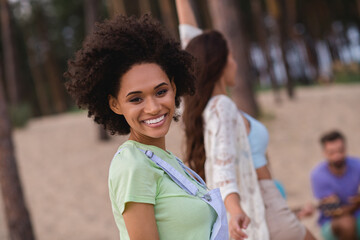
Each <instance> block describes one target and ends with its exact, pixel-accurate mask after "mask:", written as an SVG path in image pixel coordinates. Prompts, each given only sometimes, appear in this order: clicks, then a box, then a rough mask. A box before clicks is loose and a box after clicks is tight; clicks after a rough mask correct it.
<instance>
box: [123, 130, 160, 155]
mask: <svg viewBox="0 0 360 240" xmlns="http://www.w3.org/2000/svg"><path fill="white" fill-rule="evenodd" d="M129 140H133V141H136V142H139V143H142V144H146V145H153V146H155V147H158V148H161V149H162V150H164V151H166V146H165V137H161V138H151V137H148V136H145V135H139V134H136V133H135V132H133V131H131V130H130V136H129Z"/></svg>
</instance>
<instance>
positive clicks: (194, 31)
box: [179, 24, 203, 48]
mask: <svg viewBox="0 0 360 240" xmlns="http://www.w3.org/2000/svg"><path fill="white" fill-rule="evenodd" d="M202 32H203V31H202V30H201V29H200V28H197V27H194V26H192V25H189V24H180V25H179V33H180V40H181V46H182V48H186V46H187V45H188V43H189V42H190V41H191V39H193V38H194V37H196V36H198V35H200V34H202Z"/></svg>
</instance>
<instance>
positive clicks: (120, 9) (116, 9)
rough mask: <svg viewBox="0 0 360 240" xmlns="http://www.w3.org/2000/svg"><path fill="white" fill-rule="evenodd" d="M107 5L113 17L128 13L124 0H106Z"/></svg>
mask: <svg viewBox="0 0 360 240" xmlns="http://www.w3.org/2000/svg"><path fill="white" fill-rule="evenodd" d="M106 6H107V9H108V12H109V15H110V17H112V18H113V17H114V16H116V15H118V14H123V15H126V8H125V3H124V0H106Z"/></svg>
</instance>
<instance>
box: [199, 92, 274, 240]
mask: <svg viewBox="0 0 360 240" xmlns="http://www.w3.org/2000/svg"><path fill="white" fill-rule="evenodd" d="M203 119H204V141H205V151H206V161H205V177H206V183H207V185H208V186H209V188H217V187H219V188H220V191H221V195H222V197H223V199H225V198H226V197H227V196H228V195H229V194H230V193H238V194H239V195H240V199H241V207H242V208H243V209H244V211H245V213H246V214H247V215H248V216H249V218H250V219H251V223H250V225H249V227H248V230H247V231H246V232H247V234H248V236H249V238H248V239H251V240H257V239H261V240H268V239H269V232H268V228H267V225H266V221H265V207H264V202H263V199H262V196H261V192H260V186H259V182H258V180H257V175H256V172H255V168H254V166H253V161H252V158H251V151H250V146H249V142H248V138H247V133H246V127H245V124H244V120H243V118H242V115H241V113H240V111H239V110H238V109H237V106H236V104H235V103H234V102H233V101H232V100H231V99H230V98H229V97H227V96H225V95H217V96H214V97H212V98H211V99H210V100H209V102H208V104H207V106H206V108H205V110H204V112H203Z"/></svg>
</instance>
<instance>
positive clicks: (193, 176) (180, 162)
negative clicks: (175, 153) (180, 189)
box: [176, 158, 207, 189]
mask: <svg viewBox="0 0 360 240" xmlns="http://www.w3.org/2000/svg"><path fill="white" fill-rule="evenodd" d="M176 160H177V161H178V162H179V164H180V165H181V167H182V168H183V169H184V171H185V172H186V174H187V175H188V176H190V177H191V178H192V179H193V180H194V181H196V182H198V183H199V184H200V185H201V186H203V187H204V188H206V189H207V186H206V183H205V181H204V180H203V179H202V178H201V177H200V176H199V174H197V173H196V172H195V171H194V170H192V169H191V168H189V167H188V166H186V165H185V164H184V163H183V162H182V161H181V160H180V159H178V158H176ZM189 172H190V173H191V174H189Z"/></svg>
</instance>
